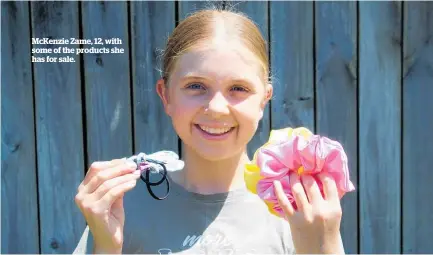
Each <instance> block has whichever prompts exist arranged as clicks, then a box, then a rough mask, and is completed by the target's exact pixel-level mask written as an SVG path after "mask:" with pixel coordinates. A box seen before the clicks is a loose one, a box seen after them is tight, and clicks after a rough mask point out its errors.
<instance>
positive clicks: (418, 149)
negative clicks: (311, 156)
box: [402, 2, 433, 253]
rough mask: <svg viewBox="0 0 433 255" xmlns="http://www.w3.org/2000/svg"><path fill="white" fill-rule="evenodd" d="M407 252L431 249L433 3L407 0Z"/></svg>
mask: <svg viewBox="0 0 433 255" xmlns="http://www.w3.org/2000/svg"><path fill="white" fill-rule="evenodd" d="M404 21H405V23H404V32H403V34H404V41H403V45H404V55H403V56H404V61H403V70H404V71H403V111H404V112H403V118H404V120H403V126H404V128H403V200H402V203H403V251H402V252H403V253H433V242H432V241H431V240H432V236H433V228H432V227H431V225H430V224H429V223H431V222H432V221H433V203H431V202H428V201H431V198H430V196H431V194H433V185H431V180H432V179H433V172H432V171H431V166H432V165H433V157H432V155H433V143H432V141H433V132H432V130H433V101H432V100H431V96H432V95H433V76H432V73H433V3H432V2H405V6H404Z"/></svg>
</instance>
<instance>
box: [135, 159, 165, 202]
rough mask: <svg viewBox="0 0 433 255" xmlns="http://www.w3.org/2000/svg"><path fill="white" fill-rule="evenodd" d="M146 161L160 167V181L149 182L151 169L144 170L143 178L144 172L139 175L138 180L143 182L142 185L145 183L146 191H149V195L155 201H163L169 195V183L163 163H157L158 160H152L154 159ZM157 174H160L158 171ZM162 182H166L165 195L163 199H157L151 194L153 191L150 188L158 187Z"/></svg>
mask: <svg viewBox="0 0 433 255" xmlns="http://www.w3.org/2000/svg"><path fill="white" fill-rule="evenodd" d="M146 161H148V162H151V163H155V164H158V165H160V166H162V169H163V171H162V178H161V180H159V181H157V182H150V178H149V175H150V171H152V169H146V170H145V171H144V172H146V173H145V176H143V174H144V172H143V173H141V175H140V179H141V180H143V182H144V183H146V187H147V190H148V191H149V194H150V195H151V196H152V197H153V198H154V199H156V200H164V199H166V198H167V196H168V194H169V193H170V182H169V181H168V178H167V168H166V167H165V164H164V162H161V161H158V160H154V159H146ZM150 168H153V167H152V166H151V167H150ZM158 173H160V171H158ZM164 181H165V182H167V191H166V195H165V196H163V197H158V196H156V195H155V193H153V191H152V189H151V186H158V185H160V184H162V183H163V182H164Z"/></svg>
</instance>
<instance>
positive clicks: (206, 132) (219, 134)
mask: <svg viewBox="0 0 433 255" xmlns="http://www.w3.org/2000/svg"><path fill="white" fill-rule="evenodd" d="M194 126H195V127H196V128H197V129H198V130H199V131H200V133H201V134H202V135H203V136H204V137H205V138H206V139H210V140H215V139H224V138H226V137H228V136H229V135H230V134H231V133H233V130H235V129H236V127H224V128H211V127H207V126H203V125H199V124H194Z"/></svg>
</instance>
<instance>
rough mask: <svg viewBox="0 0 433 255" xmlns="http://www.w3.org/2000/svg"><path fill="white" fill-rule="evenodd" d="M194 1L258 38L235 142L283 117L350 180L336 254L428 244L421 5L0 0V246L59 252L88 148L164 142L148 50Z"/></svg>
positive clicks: (432, 145) (429, 23) (429, 6)
mask: <svg viewBox="0 0 433 255" xmlns="http://www.w3.org/2000/svg"><path fill="white" fill-rule="evenodd" d="M210 5H214V6H219V7H220V8H231V9H235V10H238V11H242V12H244V13H245V14H247V15H248V16H250V17H251V18H253V19H254V21H255V22H256V23H257V24H258V25H259V26H260V28H261V30H262V32H263V35H264V36H265V37H266V38H267V39H268V41H269V42H270V43H269V46H270V51H269V54H270V59H271V70H272V73H273V75H274V77H275V79H274V88H275V97H274V98H273V100H272V102H271V104H270V106H269V107H268V108H267V109H266V112H265V117H264V119H263V121H262V122H261V124H260V128H259V132H258V133H257V135H256V136H255V138H254V140H253V141H252V143H251V145H250V147H249V151H250V152H252V151H254V150H255V149H256V148H257V147H258V146H260V145H261V144H263V143H264V142H265V141H266V140H267V138H268V135H269V131H270V129H277V128H282V127H287V126H292V127H296V126H306V127H308V128H310V129H312V130H314V131H315V132H317V133H320V134H323V135H327V136H329V137H331V138H334V139H337V140H338V141H340V142H341V143H342V144H343V146H344V147H345V149H346V151H347V153H348V156H349V160H350V171H351V178H352V180H353V181H354V183H355V184H356V187H357V191H356V192H354V193H350V194H348V195H347V196H346V197H344V199H343V210H344V219H343V225H342V232H343V238H344V244H345V247H346V251H347V252H348V253H433V242H432V236H433V226H432V222H433V203H432V199H431V197H430V196H432V194H433V185H432V181H433V170H432V166H433V101H431V98H432V96H433V3H432V2H412V1H410V2H359V3H357V2H332V3H331V2H316V3H313V2H304V1H302V2H293V1H291V2H282V1H277V2H217V3H212V4H210V3H209V2H167V1H161V2H129V3H127V2H111V1H110V2H71V1H70V2H31V3H29V2H2V4H1V6H2V20H1V21H2V24H1V25H2V40H1V60H2V65H1V66H2V69H1V74H2V78H1V85H2V90H1V92H2V96H1V100H2V104H1V105H2V126H1V128H2V130H1V134H2V137H1V139H2V147H1V150H2V153H1V155H2V165H1V166H2V186H1V191H2V200H1V201H2V202H1V203H2V204H1V205H2V221H1V226H2V238H1V241H2V245H1V252H2V253H70V252H72V250H73V248H74V247H75V245H76V243H77V241H78V239H79V237H80V235H81V233H82V231H83V228H84V226H85V221H84V218H83V217H82V215H81V214H80V212H79V210H78V208H77V207H76V206H75V204H74V196H75V194H76V190H77V187H78V184H79V183H80V182H81V180H82V179H83V177H84V174H85V171H86V170H85V169H86V168H87V166H88V165H89V164H90V163H91V162H92V161H95V160H108V159H111V158H119V157H123V156H127V155H131V154H132V153H133V152H138V151H145V152H151V151H156V150H160V149H170V150H174V151H179V148H180V146H179V140H178V137H177V136H176V134H175V133H174V131H173V129H172V127H171V123H170V121H169V119H168V118H167V117H166V116H165V114H164V112H163V110H162V106H161V103H160V101H159V99H158V98H157V97H156V96H155V95H156V94H155V91H154V85H155V81H156V79H157V78H158V77H159V72H158V67H159V66H160V65H159V59H158V56H159V50H160V49H163V48H164V43H165V41H166V38H167V36H168V34H169V33H170V32H171V31H172V30H173V28H174V27H175V26H176V22H178V21H179V20H181V19H182V18H184V17H185V16H186V15H188V14H189V13H191V12H192V11H194V10H196V9H200V8H206V7H209V6H210ZM32 37H33V38H37V37H40V38H42V37H50V38H53V39H57V38H71V37H73V38H85V39H92V40H93V38H102V39H103V40H104V39H108V38H113V37H117V38H120V39H121V40H122V44H121V45H111V46H112V47H114V46H116V47H122V48H123V49H124V50H125V52H124V53H123V54H85V55H80V56H75V60H76V62H74V63H58V62H57V63H32V61H31V60H32V55H33V56H36V55H35V54H32V53H31V51H32V48H38V47H39V46H40V45H39V46H38V45H32V42H31V38H32ZM106 46H107V45H106ZM44 47H46V46H44ZM75 48H82V46H77V47H75ZM67 55H68V56H69V55H70V56H74V54H64V56H67ZM429 197H430V198H429Z"/></svg>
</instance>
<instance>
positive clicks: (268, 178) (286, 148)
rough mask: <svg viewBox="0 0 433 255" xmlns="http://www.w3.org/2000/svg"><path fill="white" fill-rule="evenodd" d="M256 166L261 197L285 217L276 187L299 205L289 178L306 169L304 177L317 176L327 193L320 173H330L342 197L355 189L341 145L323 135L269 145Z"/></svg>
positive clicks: (264, 148)
mask: <svg viewBox="0 0 433 255" xmlns="http://www.w3.org/2000/svg"><path fill="white" fill-rule="evenodd" d="M256 164H257V166H258V167H259V168H260V175H261V176H262V178H261V179H260V180H259V182H258V183H257V194H258V195H259V196H260V197H261V198H262V199H263V200H265V201H268V202H270V203H271V204H272V206H273V209H274V210H275V211H276V212H277V213H279V214H280V215H283V212H282V209H281V208H280V206H279V204H278V200H277V197H276V195H275V190H274V186H273V181H274V180H279V181H280V182H281V184H282V187H283V190H284V192H285V194H286V195H287V197H288V199H289V201H290V202H291V204H292V206H293V207H294V208H295V209H296V208H297V206H296V203H295V200H294V198H293V195H292V191H291V188H290V182H289V175H290V174H291V173H292V172H298V169H299V168H300V167H301V166H302V167H303V168H304V170H303V172H302V175H305V174H308V175H311V176H313V177H314V178H315V179H316V181H317V183H318V185H319V188H320V191H321V192H322V194H323V185H322V183H321V182H320V179H319V178H318V177H317V174H318V173H320V172H326V173H329V174H330V175H331V176H332V177H333V178H334V180H335V181H336V184H337V188H338V192H339V196H340V198H341V197H343V196H344V194H345V193H346V192H350V191H353V190H355V187H354V185H353V183H352V182H351V181H350V179H349V168H348V164H347V156H346V153H345V152H344V150H343V147H342V146H341V144H340V143H338V142H336V141H333V140H331V139H329V138H326V137H321V136H319V135H312V136H310V137H309V138H308V139H307V138H305V137H303V136H301V135H296V134H294V135H292V136H291V137H290V138H288V139H286V140H285V141H280V142H278V143H274V144H269V145H267V146H264V147H262V148H260V149H259V150H258V151H257V155H256Z"/></svg>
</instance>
